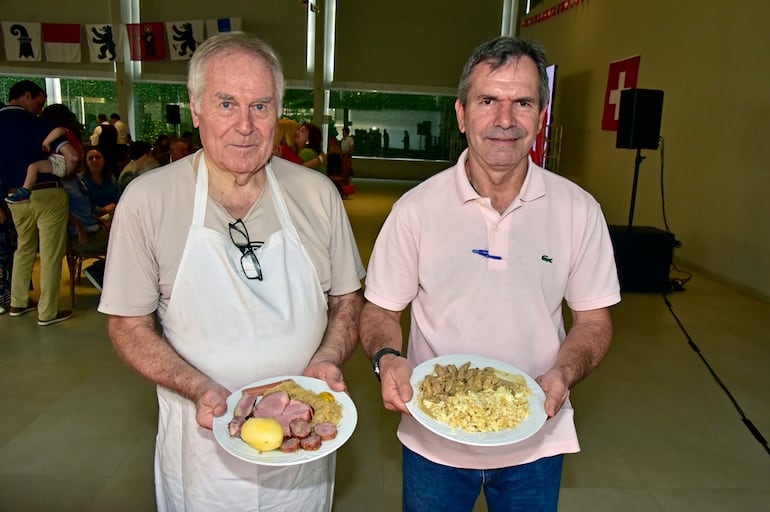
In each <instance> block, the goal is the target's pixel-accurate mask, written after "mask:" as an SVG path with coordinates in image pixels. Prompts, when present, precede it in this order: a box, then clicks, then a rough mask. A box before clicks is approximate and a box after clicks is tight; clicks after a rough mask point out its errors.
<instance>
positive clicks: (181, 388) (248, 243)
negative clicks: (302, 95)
mask: <svg viewBox="0 0 770 512" xmlns="http://www.w3.org/2000/svg"><path fill="white" fill-rule="evenodd" d="M188 91H189V95H190V108H191V112H192V118H193V123H194V125H195V126H196V127H198V128H199V129H200V136H201V142H202V146H203V149H202V150H201V151H199V152H198V153H196V154H195V155H191V156H189V157H187V158H183V159H181V160H178V161H176V162H173V163H171V164H170V165H168V166H166V167H164V168H162V169H159V170H157V171H154V172H152V173H148V174H147V175H145V176H143V177H142V179H138V180H136V181H135V182H133V183H132V185H131V186H130V187H128V188H127V189H126V192H125V194H124V195H123V196H122V197H121V200H120V203H119V205H118V208H117V210H116V214H115V218H114V222H113V224H112V229H111V235H110V244H109V250H108V255H107V269H106V274H105V280H104V290H103V293H102V298H101V302H100V305H99V311H101V312H103V313H106V314H108V315H110V316H109V322H108V329H109V335H110V338H111V340H112V343H113V345H114V347H115V350H116V351H117V353H118V354H119V355H120V357H122V358H123V359H124V360H125V361H126V362H127V363H128V364H129V365H130V366H132V367H133V368H135V369H136V370H137V371H138V372H139V373H140V374H142V375H143V376H145V377H146V378H147V379H149V380H151V381H152V382H154V383H156V384H157V393H158V403H159V408H160V411H159V415H160V419H159V426H158V436H157V445H156V451H155V469H156V482H157V484H156V493H157V505H158V509H159V510H161V511H165V510H189V511H194V510H201V511H208V510H274V511H277V510H286V511H298V510H330V508H331V502H332V491H333V484H334V478H333V477H334V463H335V459H334V456H333V455H330V456H327V457H324V458H321V459H319V460H316V461H313V462H309V463H306V464H301V465H295V466H288V467H271V466H259V465H255V464H249V463H246V462H243V461H241V460H239V459H236V458H235V457H233V456H232V455H230V454H228V453H227V452H226V451H224V450H223V449H222V448H221V447H220V446H219V445H218V444H217V442H216V441H215V438H214V436H213V433H212V431H211V428H212V421H213V419H214V417H215V416H221V415H222V414H224V412H225V410H226V407H227V406H226V402H225V400H226V398H227V397H228V395H229V394H230V393H231V392H232V391H233V390H236V389H238V388H239V387H242V386H245V385H247V384H250V383H252V382H254V381H256V380H260V379H265V378H270V377H275V376H279V375H305V376H310V377H315V378H318V379H322V380H324V381H326V383H327V384H328V385H329V386H330V387H331V388H332V389H333V390H336V391H341V390H345V389H346V385H345V381H344V379H343V375H342V371H341V369H340V368H341V366H342V364H343V362H344V361H345V360H346V359H347V358H348V356H349V355H350V353H351V352H352V351H353V350H354V348H355V347H356V343H357V339H358V338H357V321H358V317H359V313H360V308H361V304H362V298H361V295H360V291H359V290H360V287H361V284H360V279H361V278H362V277H363V275H364V270H363V265H362V264H361V260H360V257H359V255H358V251H357V249H356V245H355V240H354V238H353V233H352V230H351V228H350V224H349V221H348V218H347V215H346V213H345V210H344V208H343V206H342V202H341V201H340V199H339V196H338V194H337V192H336V190H335V188H334V185H332V183H331V182H330V181H329V180H328V179H327V178H326V177H325V176H322V175H320V174H318V173H314V172H313V171H311V170H308V169H305V168H302V167H300V166H297V165H295V164H291V163H289V162H287V161H285V160H281V159H274V160H272V162H271V160H270V157H271V154H272V147H273V137H274V132H275V129H276V124H277V121H278V117H279V115H280V113H281V98H282V93H283V73H282V71H281V66H280V61H279V59H278V57H277V55H276V54H275V53H274V51H273V50H272V49H271V48H270V47H269V46H267V45H266V44H265V43H263V42H262V41H260V40H258V39H256V38H254V37H253V36H250V35H248V34H244V33H241V32H231V33H225V34H219V35H216V36H213V37H211V38H209V39H208V40H206V41H205V42H204V43H203V44H202V45H201V46H199V47H198V49H197V50H196V52H195V55H194V57H193V58H192V60H191V62H190V71H189V77H188ZM156 315H157V318H158V320H159V321H160V325H161V327H162V334H160V335H159V334H158V333H157V332H156V330H155V326H154V321H155V317H156Z"/></svg>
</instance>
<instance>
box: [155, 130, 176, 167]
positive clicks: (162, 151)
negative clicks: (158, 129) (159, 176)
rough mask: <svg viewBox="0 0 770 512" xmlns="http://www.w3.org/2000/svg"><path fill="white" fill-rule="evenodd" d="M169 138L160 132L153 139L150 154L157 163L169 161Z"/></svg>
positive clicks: (163, 163) (162, 163)
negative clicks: (153, 143) (153, 142)
mask: <svg viewBox="0 0 770 512" xmlns="http://www.w3.org/2000/svg"><path fill="white" fill-rule="evenodd" d="M170 153H171V138H170V137H169V136H168V135H166V134H165V133H161V134H160V135H158V137H157V138H156V139H155V145H154V146H153V148H152V154H153V155H154V156H155V159H156V160H157V161H158V163H159V164H160V165H161V166H163V165H166V164H168V163H169V161H170V158H171V155H170Z"/></svg>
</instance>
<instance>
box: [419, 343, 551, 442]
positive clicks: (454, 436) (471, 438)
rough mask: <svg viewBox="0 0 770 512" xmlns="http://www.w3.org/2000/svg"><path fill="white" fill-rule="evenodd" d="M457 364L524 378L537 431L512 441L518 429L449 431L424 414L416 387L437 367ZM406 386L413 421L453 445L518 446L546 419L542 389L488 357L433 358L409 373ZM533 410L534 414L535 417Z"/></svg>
mask: <svg viewBox="0 0 770 512" xmlns="http://www.w3.org/2000/svg"><path fill="white" fill-rule="evenodd" d="M457 360H462V361H463V364H464V362H467V361H470V362H471V365H473V367H482V368H483V367H485V366H492V367H493V368H495V369H497V370H499V371H503V372H505V373H511V374H514V375H521V376H522V377H524V380H525V381H526V382H527V386H528V387H529V388H530V390H531V391H532V394H531V395H530V397H529V403H530V416H529V417H530V418H533V420H531V421H533V422H534V423H533V425H536V428H534V429H532V428H530V430H529V431H526V433H525V434H521V435H519V436H514V437H512V438H511V435H512V433H513V432H515V431H516V430H517V429H518V428H519V427H518V426H517V427H514V428H513V429H506V430H503V431H498V432H467V431H464V430H461V429H452V427H450V426H449V425H447V424H445V423H441V422H439V421H437V420H434V419H433V418H431V417H430V416H428V415H427V414H425V413H424V412H423V411H422V410H421V409H420V407H419V405H418V404H417V395H418V392H419V388H418V387H419V384H420V382H421V381H422V380H423V379H424V377H425V375H428V374H429V373H432V371H433V367H434V366H435V365H436V364H449V363H451V364H457ZM426 372H427V373H426ZM409 383H410V384H411V386H412V398H411V399H410V400H409V401H408V402H407V403H406V407H407V409H408V410H409V412H410V414H411V415H412V417H413V418H414V419H415V420H416V421H417V422H418V423H419V424H420V425H422V426H423V427H425V428H426V429H428V430H429V431H431V432H433V433H434V434H436V435H438V436H441V437H443V438H445V439H448V440H450V441H454V442H456V443H460V444H465V445H470V446H482V447H493V446H504V445H509V444H515V443H519V442H521V441H524V440H525V439H528V438H529V437H532V436H533V435H535V434H536V433H537V432H539V431H540V429H541V428H542V427H543V425H545V422H546V420H547V419H548V416H547V414H546V413H545V408H544V402H545V392H544V391H543V388H541V387H540V385H539V384H538V383H537V382H536V381H535V379H533V378H532V377H531V376H530V375H529V374H527V373H526V372H525V371H523V370H521V369H520V368H517V367H515V366H513V365H511V364H508V363H506V362H504V361H500V360H498V359H494V358H491V357H487V356H481V355H476V354H444V355H440V356H436V357H432V358H430V359H427V360H425V361H423V362H422V363H420V364H418V365H417V366H415V367H414V368H413V369H412V376H411V377H410V378H409ZM533 405H539V406H540V408H539V409H533V407H532V406H533ZM533 410H534V411H535V413H534V416H533ZM457 430H459V432H458V433H455V431H457ZM520 432H524V431H520Z"/></svg>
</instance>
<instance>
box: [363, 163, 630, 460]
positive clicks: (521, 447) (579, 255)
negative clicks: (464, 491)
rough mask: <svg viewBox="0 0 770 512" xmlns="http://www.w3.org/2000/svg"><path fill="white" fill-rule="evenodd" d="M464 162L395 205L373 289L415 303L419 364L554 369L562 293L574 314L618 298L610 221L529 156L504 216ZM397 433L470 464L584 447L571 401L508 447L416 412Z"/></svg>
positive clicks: (384, 301)
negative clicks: (473, 439)
mask: <svg viewBox="0 0 770 512" xmlns="http://www.w3.org/2000/svg"><path fill="white" fill-rule="evenodd" d="M465 159H466V153H465V152H464V153H463V154H462V155H460V159H459V161H458V164H457V165H455V166H454V167H451V168H449V169H447V170H445V171H443V172H441V173H439V174H437V175H435V176H433V177H432V178H430V179H428V180H426V181H425V182H423V183H421V184H420V185H419V186H417V187H415V188H414V189H412V190H410V191H409V192H407V193H406V194H404V196H403V197H402V198H401V199H399V200H398V201H397V202H396V204H395V205H394V206H393V210H392V212H391V213H390V215H389V216H388V218H387V220H386V221H385V224H384V225H383V227H382V230H381V231H380V234H379V235H378V237H377V241H376V243H375V246H374V250H373V252H372V256H371V258H370V261H369V268H368V275H367V278H366V291H365V296H366V298H367V299H368V300H369V301H371V302H372V303H374V304H376V305H378V306H380V307H383V308H385V309H388V310H391V311H402V310H404V309H405V308H406V307H407V306H408V305H409V304H410V303H411V305H412V308H411V315H412V317H411V328H410V332H409V346H408V354H407V357H408V359H409V361H410V362H411V363H412V364H413V365H415V366H416V365H418V364H419V363H421V362H423V361H425V360H427V359H430V358H433V357H436V356H440V355H447V354H459V353H472V354H478V355H481V356H485V357H491V358H494V359H498V360H501V361H504V362H506V363H508V364H510V365H513V366H515V367H517V368H520V369H522V370H524V371H525V372H527V373H528V374H529V375H531V376H532V377H533V378H534V377H537V376H539V375H541V374H542V373H544V372H545V371H546V370H548V369H549V368H550V367H551V366H552V365H553V363H554V361H555V360H556V355H557V352H558V350H559V347H560V346H561V342H562V341H563V340H564V337H565V328H564V322H563V319H562V301H563V300H566V302H567V304H568V306H569V307H570V308H571V309H573V310H577V311H585V310H591V309H598V308H604V307H608V306H611V305H613V304H616V303H618V302H620V286H619V284H618V278H617V271H616V268H615V260H614V257H613V251H612V244H611V241H610V237H609V232H608V230H607V225H606V222H605V220H604V216H603V215H602V212H601V208H600V207H599V204H598V203H597V202H596V201H595V200H594V199H593V197H591V195H590V194H588V193H587V192H585V191H584V190H583V189H581V188H580V187H578V186H577V185H575V184H574V183H572V182H570V181H569V180H567V179H565V178H563V177H561V176H558V175H556V174H553V173H551V172H549V171H547V170H545V169H542V168H540V167H538V166H536V165H534V164H533V163H532V162H531V161H530V164H529V170H528V172H527V177H526V178H525V181H524V184H523V186H522V189H521V192H520V194H519V197H517V198H516V199H515V200H514V201H513V203H511V205H510V206H509V207H508V208H507V209H506V211H505V212H503V213H502V214H500V213H498V212H497V211H496V210H494V209H493V208H492V206H491V204H490V200H489V199H488V198H481V197H479V195H478V194H477V193H476V192H475V191H474V190H473V188H472V187H471V185H470V183H469V182H468V178H467V175H466V172H465ZM474 249H476V250H486V251H489V254H491V255H494V256H499V257H500V259H492V258H486V257H484V256H481V255H479V254H476V253H474V252H473V250H474ZM398 437H399V439H400V440H401V442H402V443H403V444H404V445H406V446H407V447H408V448H409V449H411V450H413V451H414V452H416V453H419V454H420V455H422V456H424V457H426V458H428V459H430V460H432V461H434V462H438V463H440V464H445V465H449V466H455V467H462V468H476V469H485V468H498V467H506V466H512V465H517V464H523V463H527V462H531V461H533V460H537V459H539V458H542V457H546V456H551V455H556V454H559V453H573V452H577V451H579V450H580V447H579V445H578V441H577V435H576V432H575V425H574V421H573V410H572V406H571V404H570V403H569V401H567V403H566V404H565V405H564V407H562V409H561V411H560V412H559V413H558V414H557V415H556V416H555V417H553V418H551V419H549V420H548V421H547V422H546V424H545V426H544V427H543V428H542V429H541V430H540V431H539V432H538V433H537V434H535V435H534V436H532V437H531V438H529V439H527V440H525V441H522V442H520V443H516V444H512V445H507V446H503V447H495V448H485V447H472V446H467V445H463V444H459V443H455V442H453V441H449V440H446V439H444V438H442V437H440V436H437V435H435V434H433V433H432V432H430V431H429V430H427V429H425V428H424V427H422V426H421V425H419V424H418V423H417V422H416V421H415V420H414V419H413V418H412V417H411V416H408V415H403V416H402V419H401V424H400V426H399V429H398Z"/></svg>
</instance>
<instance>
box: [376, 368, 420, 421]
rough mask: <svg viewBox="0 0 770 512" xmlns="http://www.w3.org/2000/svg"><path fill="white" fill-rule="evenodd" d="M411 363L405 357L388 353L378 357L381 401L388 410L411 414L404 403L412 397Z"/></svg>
mask: <svg viewBox="0 0 770 512" xmlns="http://www.w3.org/2000/svg"><path fill="white" fill-rule="evenodd" d="M411 377H412V365H411V364H410V363H409V361H407V360H406V358H405V357H401V356H396V355H394V354H388V355H385V356H383V357H382V358H381V359H380V380H381V381H382V387H381V391H382V403H383V404H384V405H385V408H386V409H388V410H389V411H396V412H400V413H403V414H411V413H410V412H409V410H408V409H407V408H406V403H407V402H408V401H409V400H411V399H412V384H411V383H410V382H409V379H410V378H411Z"/></svg>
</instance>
